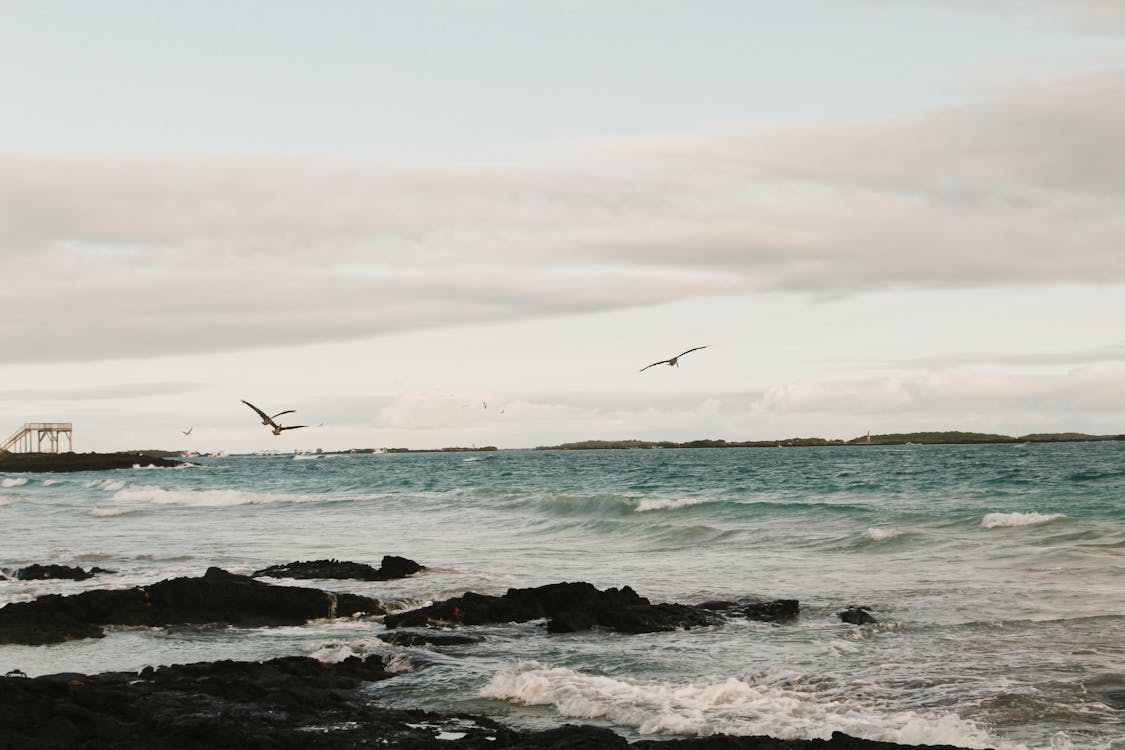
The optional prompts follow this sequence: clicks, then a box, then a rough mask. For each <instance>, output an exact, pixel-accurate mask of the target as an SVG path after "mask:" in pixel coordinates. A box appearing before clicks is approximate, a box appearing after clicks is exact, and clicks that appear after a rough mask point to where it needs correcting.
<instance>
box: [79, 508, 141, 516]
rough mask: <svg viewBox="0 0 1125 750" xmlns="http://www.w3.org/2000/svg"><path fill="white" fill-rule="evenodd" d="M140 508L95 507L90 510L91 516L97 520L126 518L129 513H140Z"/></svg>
mask: <svg viewBox="0 0 1125 750" xmlns="http://www.w3.org/2000/svg"><path fill="white" fill-rule="evenodd" d="M140 510H141V509H140V508H99V507H97V506H94V507H93V508H91V509H90V515H91V516H94V517H95V518H112V517H114V516H124V515H127V514H129V513H139V512H140Z"/></svg>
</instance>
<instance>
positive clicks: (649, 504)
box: [636, 497, 710, 513]
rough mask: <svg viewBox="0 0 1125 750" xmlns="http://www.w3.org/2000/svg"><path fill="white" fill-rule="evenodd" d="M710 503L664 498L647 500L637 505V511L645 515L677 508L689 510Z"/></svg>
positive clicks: (688, 498)
mask: <svg viewBox="0 0 1125 750" xmlns="http://www.w3.org/2000/svg"><path fill="white" fill-rule="evenodd" d="M707 502H710V500H704V499H703V498H698V497H685V498H682V499H678V500H671V499H662V498H655V497H653V498H645V499H644V500H641V501H640V502H639V503H637V508H636V511H637V512H638V513H644V512H645V511H649V510H675V509H676V508H688V507H690V506H692V505H701V504H703V503H707Z"/></svg>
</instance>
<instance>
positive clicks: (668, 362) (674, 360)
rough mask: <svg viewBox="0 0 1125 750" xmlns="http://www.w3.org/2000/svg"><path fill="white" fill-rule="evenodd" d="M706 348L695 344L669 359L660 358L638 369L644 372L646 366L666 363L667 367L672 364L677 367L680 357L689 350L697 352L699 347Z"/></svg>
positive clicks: (688, 352) (689, 351)
mask: <svg viewBox="0 0 1125 750" xmlns="http://www.w3.org/2000/svg"><path fill="white" fill-rule="evenodd" d="M706 348H707V347H706V346H697V347H695V348H694V349H688V350H687V351H686V352H680V353H679V354H677V355H676V356H675V357H671V358H669V359H662V360H660V361H659V362H653V363H652V364H651V365H645V366H644V367H642V368H641V370H640V371H641V372H644V371H645V370H647V369H648V368H650V367H656V366H657V365H668V366H669V367H673V366H675V367H679V366H680V357H682V356H684V355H685V354H690V353H691V352H697V351H699V350H700V349H706Z"/></svg>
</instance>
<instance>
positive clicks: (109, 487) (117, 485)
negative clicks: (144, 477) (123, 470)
mask: <svg viewBox="0 0 1125 750" xmlns="http://www.w3.org/2000/svg"><path fill="white" fill-rule="evenodd" d="M85 486H86V488H87V489H91V490H106V491H107V492H116V491H117V490H119V489H121V488H123V487H124V486H125V480H123V479H91V480H90V481H89V482H86V485H85Z"/></svg>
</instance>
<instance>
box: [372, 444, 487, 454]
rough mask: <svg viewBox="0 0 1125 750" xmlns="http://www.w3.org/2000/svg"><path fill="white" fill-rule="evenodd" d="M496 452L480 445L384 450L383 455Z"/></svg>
mask: <svg viewBox="0 0 1125 750" xmlns="http://www.w3.org/2000/svg"><path fill="white" fill-rule="evenodd" d="M494 450H498V449H497V447H496V446H495V445H482V446H481V447H480V448H475V447H474V448H457V447H455V448H386V449H384V451H383V452H384V453H461V452H470V453H471V452H473V451H494Z"/></svg>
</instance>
